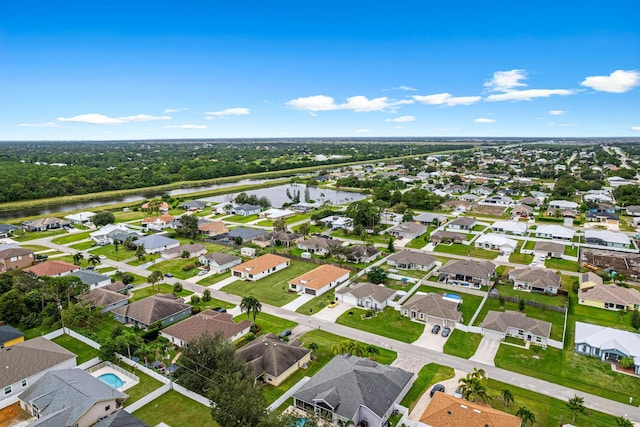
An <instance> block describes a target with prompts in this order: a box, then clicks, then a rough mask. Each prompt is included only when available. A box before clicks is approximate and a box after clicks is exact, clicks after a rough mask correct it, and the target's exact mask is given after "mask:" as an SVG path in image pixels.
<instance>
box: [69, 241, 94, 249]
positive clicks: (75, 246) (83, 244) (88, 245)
mask: <svg viewBox="0 0 640 427" xmlns="http://www.w3.org/2000/svg"><path fill="white" fill-rule="evenodd" d="M92 246H93V242H80V243H75V244H73V245H69V247H70V248H73V249H76V250H78V251H84V250H87V249H89V248H91V247H92Z"/></svg>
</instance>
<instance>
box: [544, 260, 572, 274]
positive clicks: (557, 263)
mask: <svg viewBox="0 0 640 427" xmlns="http://www.w3.org/2000/svg"><path fill="white" fill-rule="evenodd" d="M544 266H545V267H547V268H549V269H551V270H564V271H578V263H577V262H576V261H569V260H566V259H557V258H547V260H546V261H545V262H544Z"/></svg>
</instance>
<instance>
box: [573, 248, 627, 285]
mask: <svg viewBox="0 0 640 427" xmlns="http://www.w3.org/2000/svg"><path fill="white" fill-rule="evenodd" d="M580 263H581V264H584V263H588V264H591V265H595V266H596V267H598V268H601V269H605V268H612V269H613V270H614V271H616V272H617V273H622V274H624V275H625V276H627V277H629V278H631V279H632V280H638V279H640V254H630V253H626V252H616V251H607V250H603V249H585V250H582V251H581V254H580Z"/></svg>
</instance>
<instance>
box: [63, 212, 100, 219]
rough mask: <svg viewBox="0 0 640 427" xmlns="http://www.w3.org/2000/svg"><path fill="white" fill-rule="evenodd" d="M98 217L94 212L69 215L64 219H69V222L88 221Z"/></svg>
mask: <svg viewBox="0 0 640 427" xmlns="http://www.w3.org/2000/svg"><path fill="white" fill-rule="evenodd" d="M94 216H96V214H95V213H94V212H78V213H75V214H69V215H67V216H65V217H64V219H68V220H69V221H87V220H89V219H91V218H93V217H94Z"/></svg>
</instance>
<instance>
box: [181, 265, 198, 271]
mask: <svg viewBox="0 0 640 427" xmlns="http://www.w3.org/2000/svg"><path fill="white" fill-rule="evenodd" d="M194 268H196V265H195V264H185V265H183V266H182V271H189V270H193V269H194Z"/></svg>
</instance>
